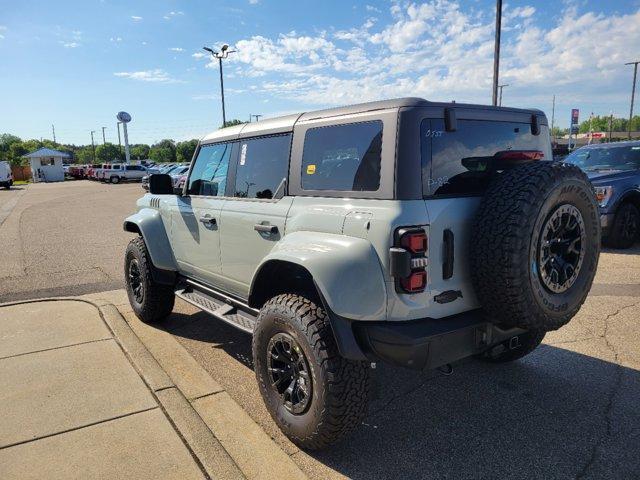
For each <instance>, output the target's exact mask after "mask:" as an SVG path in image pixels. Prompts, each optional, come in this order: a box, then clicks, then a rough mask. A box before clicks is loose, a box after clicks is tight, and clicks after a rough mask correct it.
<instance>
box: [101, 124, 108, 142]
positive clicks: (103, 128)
mask: <svg viewBox="0 0 640 480" xmlns="http://www.w3.org/2000/svg"><path fill="white" fill-rule="evenodd" d="M106 128H107V127H102V144H103V145H104V144H105V143H107V141H106V140H105V138H104V131H105V129H106Z"/></svg>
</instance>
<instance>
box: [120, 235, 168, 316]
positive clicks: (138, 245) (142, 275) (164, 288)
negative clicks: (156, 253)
mask: <svg viewBox="0 0 640 480" xmlns="http://www.w3.org/2000/svg"><path fill="white" fill-rule="evenodd" d="M151 268H152V264H151V259H150V257H149V252H148V251H147V246H146V245H145V243H144V240H143V239H142V237H138V238H135V239H133V240H131V242H129V245H128V246H127V251H126V253H125V260H124V278H125V285H126V287H127V295H128V296H129V303H130V304H131V308H132V309H133V311H134V312H135V314H136V315H137V316H138V318H139V319H140V320H142V321H143V322H146V323H155V322H158V321H160V320H162V319H164V318H166V317H167V316H169V314H171V311H172V310H173V304H174V302H175V294H174V292H173V288H172V287H171V286H170V285H161V284H159V283H157V282H155V281H154V280H153V277H152V275H151Z"/></svg>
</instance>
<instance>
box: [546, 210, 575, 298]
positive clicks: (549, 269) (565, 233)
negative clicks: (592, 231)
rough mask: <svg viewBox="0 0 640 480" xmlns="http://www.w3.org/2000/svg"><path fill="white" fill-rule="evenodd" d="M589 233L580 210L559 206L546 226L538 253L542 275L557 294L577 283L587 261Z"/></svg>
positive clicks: (550, 216) (550, 288)
mask: <svg viewBox="0 0 640 480" xmlns="http://www.w3.org/2000/svg"><path fill="white" fill-rule="evenodd" d="M585 240H586V233H585V228H584V220H583V218H582V214H581V213H580V210H578V209H577V208H576V207H575V206H573V205H570V204H564V205H560V206H558V207H557V208H556V209H555V211H553V212H552V213H551V214H550V215H549V218H548V219H547V220H546V222H545V223H544V226H543V228H542V235H541V236H540V246H539V249H538V271H539V272H540V279H541V280H542V283H543V284H544V285H545V287H546V288H547V289H548V290H549V291H551V292H553V293H563V292H566V291H567V290H568V289H569V288H571V286H572V285H573V284H574V282H575V281H576V278H577V277H578V273H580V269H581V268H582V262H583V260H584V248H583V246H584V244H585Z"/></svg>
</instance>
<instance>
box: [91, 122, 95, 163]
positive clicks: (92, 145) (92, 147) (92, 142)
mask: <svg viewBox="0 0 640 480" xmlns="http://www.w3.org/2000/svg"><path fill="white" fill-rule="evenodd" d="M94 133H96V131H95V130H91V149H92V150H93V163H96V144H95V143H94V141H93V134H94Z"/></svg>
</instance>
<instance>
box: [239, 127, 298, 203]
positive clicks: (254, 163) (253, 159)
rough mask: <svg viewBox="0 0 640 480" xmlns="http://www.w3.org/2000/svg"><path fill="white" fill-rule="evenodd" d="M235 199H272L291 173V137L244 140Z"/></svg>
mask: <svg viewBox="0 0 640 480" xmlns="http://www.w3.org/2000/svg"><path fill="white" fill-rule="evenodd" d="M239 148H240V152H239V158H238V163H237V169H236V182H235V190H234V196H235V197H239V198H260V199H272V198H274V195H275V194H276V192H278V191H279V190H281V189H282V188H284V185H285V181H286V178H287V173H288V171H289V153H290V151H291V134H287V135H276V136H273V137H261V138H253V139H250V140H242V141H241V142H240V145H239Z"/></svg>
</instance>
